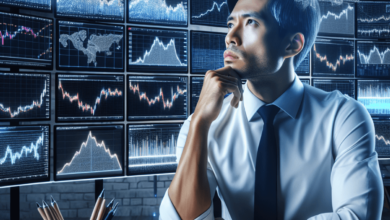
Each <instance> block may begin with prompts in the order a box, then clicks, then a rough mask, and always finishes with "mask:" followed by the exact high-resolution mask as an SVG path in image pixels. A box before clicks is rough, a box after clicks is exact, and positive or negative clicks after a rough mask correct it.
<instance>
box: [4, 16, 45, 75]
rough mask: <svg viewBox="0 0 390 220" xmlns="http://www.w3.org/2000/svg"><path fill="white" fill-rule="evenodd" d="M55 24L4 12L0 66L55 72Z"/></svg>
mask: <svg viewBox="0 0 390 220" xmlns="http://www.w3.org/2000/svg"><path fill="white" fill-rule="evenodd" d="M52 30H53V21H52V20H51V19H46V18H38V17H32V16H25V15H19V14H10V13H3V12H0V39H1V45H0V65H1V66H3V67H4V66H10V67H19V66H21V67H33V68H39V69H52V67H53V64H52V63H53V56H52Z"/></svg>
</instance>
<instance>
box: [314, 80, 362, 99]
mask: <svg viewBox="0 0 390 220" xmlns="http://www.w3.org/2000/svg"><path fill="white" fill-rule="evenodd" d="M313 86H314V87H316V88H319V89H322V90H324V91H326V92H332V91H334V90H339V91H340V92H341V93H342V94H344V95H348V96H349V97H351V98H355V81H354V80H333V79H314V80H313Z"/></svg>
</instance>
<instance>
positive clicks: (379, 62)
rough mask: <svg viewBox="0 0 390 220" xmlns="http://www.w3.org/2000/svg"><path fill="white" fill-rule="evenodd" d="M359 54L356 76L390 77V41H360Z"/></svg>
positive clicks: (358, 44)
mask: <svg viewBox="0 0 390 220" xmlns="http://www.w3.org/2000/svg"><path fill="white" fill-rule="evenodd" d="M389 18H390V17H389ZM357 55H358V58H357V64H356V76H360V77H387V78H388V77H390V43H387V42H386V43H385V42H373V41H358V42H357Z"/></svg>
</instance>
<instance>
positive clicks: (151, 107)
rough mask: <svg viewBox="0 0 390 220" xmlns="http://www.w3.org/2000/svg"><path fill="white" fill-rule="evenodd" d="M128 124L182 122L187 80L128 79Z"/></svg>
mask: <svg viewBox="0 0 390 220" xmlns="http://www.w3.org/2000/svg"><path fill="white" fill-rule="evenodd" d="M127 84H128V85H127V87H128V93H127V115H128V117H127V118H128V120H141V119H186V118H187V93H188V92H187V88H188V86H187V77H179V76H128V83H127Z"/></svg>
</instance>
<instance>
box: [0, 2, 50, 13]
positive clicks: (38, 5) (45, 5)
mask: <svg viewBox="0 0 390 220" xmlns="http://www.w3.org/2000/svg"><path fill="white" fill-rule="evenodd" d="M0 4H1V5H7V6H11V7H22V8H31V9H37V10H45V11H50V10H51V0H0Z"/></svg>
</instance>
